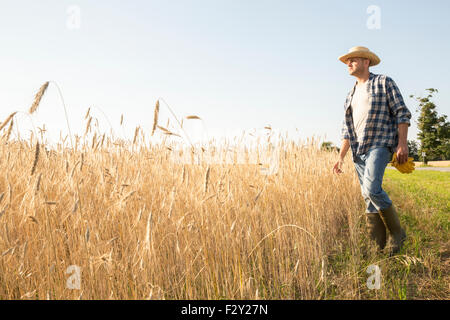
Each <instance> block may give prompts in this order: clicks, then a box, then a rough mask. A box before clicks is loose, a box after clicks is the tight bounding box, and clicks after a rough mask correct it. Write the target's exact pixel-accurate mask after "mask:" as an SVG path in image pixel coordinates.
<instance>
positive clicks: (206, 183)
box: [204, 166, 211, 193]
mask: <svg viewBox="0 0 450 320" xmlns="http://www.w3.org/2000/svg"><path fill="white" fill-rule="evenodd" d="M210 171H211V168H210V167H209V166H208V169H206V174H205V186H204V193H206V192H207V191H208V183H209V173H210Z"/></svg>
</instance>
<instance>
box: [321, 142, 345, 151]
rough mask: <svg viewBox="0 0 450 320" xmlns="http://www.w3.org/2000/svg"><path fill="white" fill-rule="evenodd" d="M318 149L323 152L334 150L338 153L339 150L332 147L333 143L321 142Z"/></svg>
mask: <svg viewBox="0 0 450 320" xmlns="http://www.w3.org/2000/svg"><path fill="white" fill-rule="evenodd" d="M320 149H321V150H324V151H333V150H336V151H337V152H339V151H340V148H338V147H336V146H335V145H333V142H330V141H325V142H322V145H321V146H320Z"/></svg>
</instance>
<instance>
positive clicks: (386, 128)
mask: <svg viewBox="0 0 450 320" xmlns="http://www.w3.org/2000/svg"><path fill="white" fill-rule="evenodd" d="M366 83H367V91H368V94H369V103H370V104H371V107H370V110H369V114H368V117H367V122H366V127H365V128H364V134H363V137H362V140H361V141H362V143H361V144H360V143H359V142H358V141H357V140H356V135H355V128H354V126H353V116H352V107H351V101H352V97H353V93H354V92H355V87H356V83H355V85H354V86H353V89H352V90H350V92H349V93H348V95H347V99H346V101H345V105H344V110H345V119H344V121H343V123H342V130H341V136H342V139H349V140H350V147H351V149H352V156H353V161H355V158H356V156H357V155H361V154H364V153H366V152H367V151H368V150H369V149H371V148H375V147H388V148H389V149H390V151H391V152H394V151H395V149H394V148H395V147H397V145H398V124H399V123H407V124H408V127H409V126H411V123H410V119H411V112H410V111H409V110H408V108H407V107H406V105H405V103H404V102H403V97H402V95H401V93H400V90H399V89H398V87H397V85H396V84H395V82H394V80H392V79H391V78H389V77H388V76H385V75H381V74H373V73H372V72H370V75H369V80H368V81H367V82H366Z"/></svg>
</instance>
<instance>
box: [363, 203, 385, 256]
mask: <svg viewBox="0 0 450 320" xmlns="http://www.w3.org/2000/svg"><path fill="white" fill-rule="evenodd" d="M366 223H367V229H368V231H369V237H370V239H372V240H373V241H375V242H376V243H377V245H378V248H379V249H380V250H383V249H384V247H385V246H386V226H385V225H384V222H383V220H382V219H381V217H380V214H379V213H378V212H366Z"/></svg>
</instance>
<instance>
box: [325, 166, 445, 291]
mask: <svg viewBox="0 0 450 320" xmlns="http://www.w3.org/2000/svg"><path fill="white" fill-rule="evenodd" d="M383 189H384V190H385V191H386V192H387V193H388V195H389V197H390V198H391V200H392V202H393V203H394V205H395V207H396V208H397V211H398V213H399V217H400V221H401V224H402V226H403V227H404V228H405V230H406V232H407V237H408V238H407V241H406V242H405V245H404V247H403V248H402V250H401V252H400V253H399V254H398V255H397V256H393V257H389V256H388V255H387V254H385V253H379V252H376V250H375V249H374V246H373V245H369V241H368V238H367V234H366V226H365V221H364V219H361V221H360V222H359V226H358V228H359V233H360V236H359V239H357V241H356V242H353V243H352V242H350V241H348V240H344V242H343V243H342V247H341V248H338V249H336V252H333V253H332V254H330V255H329V257H328V259H329V263H330V267H331V269H332V272H331V277H330V280H329V283H328V285H329V287H328V289H329V290H328V291H327V292H326V294H325V295H324V297H325V298H326V299H399V300H403V299H408V300H409V299H448V298H449V297H450V289H449V283H450V241H449V235H450V232H449V226H450V222H449V220H450V218H449V216H450V215H449V212H450V172H439V171H425V170H423V171H422V170H421V171H418V170H417V171H414V172H413V173H411V174H402V173H400V172H398V171H397V170H386V173H385V177H384V180H383ZM361 201H362V202H363V200H362V198H361ZM370 264H376V265H378V266H379V267H380V269H381V273H382V282H381V288H380V289H379V290H369V289H368V288H367V286H366V281H367V278H368V276H369V275H368V274H366V273H365V270H366V269H367V267H368V266H369V265H370ZM355 273H356V275H355Z"/></svg>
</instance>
